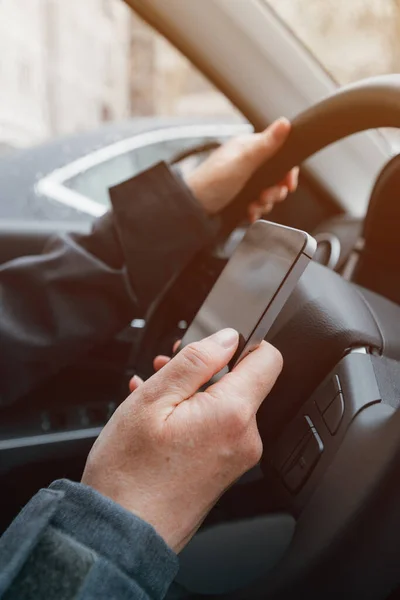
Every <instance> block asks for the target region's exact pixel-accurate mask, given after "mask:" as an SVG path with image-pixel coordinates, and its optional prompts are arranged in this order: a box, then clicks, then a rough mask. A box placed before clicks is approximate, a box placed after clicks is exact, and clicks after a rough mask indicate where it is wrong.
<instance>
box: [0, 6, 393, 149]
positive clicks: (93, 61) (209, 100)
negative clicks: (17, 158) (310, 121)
mask: <svg viewBox="0 0 400 600" xmlns="http://www.w3.org/2000/svg"><path fill="white" fill-rule="evenodd" d="M188 1H194V0H188ZM232 1H235V0H232ZM268 2H269V4H270V5H271V7H272V8H273V9H274V10H275V11H276V12H277V13H278V14H279V16H280V17H281V18H282V19H283V20H284V21H285V22H286V24H287V25H288V26H289V27H290V28H291V29H292V30H293V31H294V33H295V34H296V35H297V36H298V37H299V38H300V39H301V40H302V41H303V43H304V44H305V45H306V46H307V47H308V48H309V49H310V51H311V52H312V53H313V54H315V55H316V56H317V57H318V60H319V61H320V62H321V63H322V64H323V65H324V67H325V68H326V70H327V71H328V72H329V73H330V74H331V75H332V77H333V78H335V80H337V81H338V82H339V83H340V84H341V83H347V82H349V81H353V80H356V79H359V78H361V77H365V76H368V75H370V74H374V75H376V74H379V73H386V72H396V71H397V72H398V71H400V36H399V35H398V30H399V26H400V0H351V1H349V0H324V1H322V0H307V2H306V1H305V0H268ZM0 90H1V92H0V152H1V153H3V154H4V153H7V152H9V151H10V150H11V149H14V148H22V147H27V146H32V145H35V144H38V143H41V142H43V141H45V140H48V139H51V138H54V137H57V136H60V135H64V134H71V133H77V132H82V131H86V130H92V129H94V128H96V127H97V126H99V125H100V124H101V123H103V122H106V121H118V120H121V119H126V118H130V117H141V116H160V115H162V116H169V115H173V116H192V115H193V116H194V115H196V116H202V115H203V116H220V115H222V116H231V115H232V116H234V115H236V111H235V109H234V107H233V106H232V105H231V104H230V103H229V101H227V100H226V98H225V97H224V96H223V95H222V94H221V93H220V92H218V91H217V90H215V89H214V88H213V87H212V86H211V85H210V84H209V83H208V82H207V81H206V80H205V79H204V77H202V76H201V74H199V73H198V72H197V71H196V69H195V68H194V67H192V66H191V65H190V63H189V62H188V61H187V60H186V59H185V58H184V57H182V56H181V55H180V54H179V52H177V51H176V50H175V49H174V48H173V47H172V46H171V45H170V44H169V43H168V42H167V41H166V40H164V39H163V38H162V37H161V36H160V35H158V34H157V33H155V32H154V31H153V30H152V29H151V28H150V27H148V26H147V25H146V24H144V23H143V22H142V21H141V20H140V19H139V18H138V17H136V16H135V15H134V14H133V13H132V11H131V10H130V9H129V8H128V7H127V6H126V5H125V4H124V2H123V0H86V1H85V2H81V1H80V0H68V1H67V2H66V1H61V0H1V1H0Z"/></svg>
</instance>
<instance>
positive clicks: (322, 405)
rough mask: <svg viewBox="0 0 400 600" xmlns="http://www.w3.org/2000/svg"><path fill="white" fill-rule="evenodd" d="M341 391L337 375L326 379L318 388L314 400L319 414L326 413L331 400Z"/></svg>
mask: <svg viewBox="0 0 400 600" xmlns="http://www.w3.org/2000/svg"><path fill="white" fill-rule="evenodd" d="M341 391H342V388H341V385H340V379H339V377H338V376H337V375H334V376H333V377H331V378H330V379H328V381H327V382H326V383H325V384H323V385H322V386H321V387H320V389H319V390H318V392H317V397H316V398H315V403H316V405H317V406H318V408H319V410H320V412H321V413H324V412H325V411H326V409H327V408H328V406H329V405H330V403H331V402H332V400H333V399H334V398H336V396H337V395H338V393H339V392H341Z"/></svg>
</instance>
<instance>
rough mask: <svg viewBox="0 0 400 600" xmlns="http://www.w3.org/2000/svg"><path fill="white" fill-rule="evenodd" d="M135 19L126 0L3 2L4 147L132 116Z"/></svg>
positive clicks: (0, 104) (0, 103)
mask: <svg viewBox="0 0 400 600" xmlns="http://www.w3.org/2000/svg"><path fill="white" fill-rule="evenodd" d="M130 18H131V17H130V10H129V8H128V7H127V6H126V5H125V4H124V3H123V2H121V1H119V0H85V1H84V2H82V1H81V0H68V1H60V0H1V2H0V144H1V146H2V147H3V148H4V147H7V146H11V147H13V146H26V145H30V144H33V143H37V142H40V141H42V140H43V139H46V138H48V137H51V136H54V135H57V134H61V133H69V132H73V131H76V130H80V129H88V128H91V127H93V126H96V125H97V124H98V123H99V122H101V121H103V120H107V119H114V118H122V117H125V116H127V115H128V114H129V110H130V90H129V43H130Z"/></svg>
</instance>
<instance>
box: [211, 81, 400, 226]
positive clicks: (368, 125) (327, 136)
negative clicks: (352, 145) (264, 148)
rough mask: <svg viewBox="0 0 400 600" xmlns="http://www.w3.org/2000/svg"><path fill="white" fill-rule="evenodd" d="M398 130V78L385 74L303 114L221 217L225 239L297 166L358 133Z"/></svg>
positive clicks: (360, 83) (318, 104) (331, 98)
mask: <svg viewBox="0 0 400 600" xmlns="http://www.w3.org/2000/svg"><path fill="white" fill-rule="evenodd" d="M378 127H396V128H397V127H400V75H382V76H379V77H372V78H368V79H363V80H361V81H359V82H357V83H354V84H350V85H347V86H345V87H343V88H341V89H339V90H338V91H336V92H335V93H334V94H332V95H330V96H328V97H327V98H325V99H323V100H322V101H321V102H319V103H317V104H315V105H313V106H311V107H310V108H309V109H307V110H305V111H304V112H302V113H300V114H299V115H298V116H297V117H295V118H294V119H293V121H292V129H291V131H290V133H289V136H288V139H287V141H286V142H285V144H284V145H283V146H282V148H281V149H280V150H279V151H278V152H277V153H276V155H275V156H274V157H273V158H271V159H270V160H268V162H266V163H264V164H263V165H262V166H261V167H260V168H259V169H258V170H257V172H256V173H255V174H254V176H253V177H252V178H251V180H250V181H249V182H248V183H247V185H246V186H245V187H244V188H243V190H242V191H241V192H240V193H239V194H238V195H237V196H236V198H235V199H234V200H233V202H232V203H231V204H230V205H229V206H228V207H227V208H226V209H225V210H224V211H223V212H222V214H221V216H222V221H223V228H222V232H221V235H222V236H223V237H225V236H226V235H227V234H228V233H229V232H230V231H232V230H233V229H234V228H235V227H236V226H237V225H238V224H239V223H240V222H241V221H242V220H243V219H244V217H245V214H246V207H247V204H248V203H249V201H250V200H251V199H254V198H257V197H258V196H259V194H260V192H261V191H262V190H263V189H265V188H267V187H269V186H272V185H274V184H275V183H276V182H278V181H280V180H281V179H282V178H283V177H284V176H285V174H286V173H287V172H288V171H289V170H290V169H291V168H292V167H294V166H296V165H300V164H301V163H302V162H304V161H305V160H306V159H307V158H309V157H310V156H312V155H313V154H315V153H316V152H319V151H320V150H322V149H323V148H326V147H327V146H329V145H331V144H333V143H334V142H337V141H339V140H341V139H344V138H346V137H349V136H350V135H353V134H354V133H359V132H361V131H366V130H368V129H376V128H378Z"/></svg>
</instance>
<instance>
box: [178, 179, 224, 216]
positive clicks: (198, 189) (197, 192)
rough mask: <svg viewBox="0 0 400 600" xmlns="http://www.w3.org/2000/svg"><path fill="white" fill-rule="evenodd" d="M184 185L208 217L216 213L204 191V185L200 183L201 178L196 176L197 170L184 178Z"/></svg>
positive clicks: (210, 199) (207, 194)
mask: <svg viewBox="0 0 400 600" xmlns="http://www.w3.org/2000/svg"><path fill="white" fill-rule="evenodd" d="M184 181H185V184H186V185H187V187H188V188H189V190H190V191H191V193H192V195H193V197H194V198H195V199H196V200H197V202H198V203H199V204H200V206H201V207H202V209H203V210H204V211H205V213H206V214H207V215H208V216H212V215H215V213H216V211H215V209H214V208H213V202H212V198H211V197H210V196H211V195H210V193H207V190H205V189H204V185H203V184H202V182H201V178H200V177H198V176H197V170H195V171H193V172H192V173H189V174H188V175H186V176H185V177H184Z"/></svg>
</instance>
